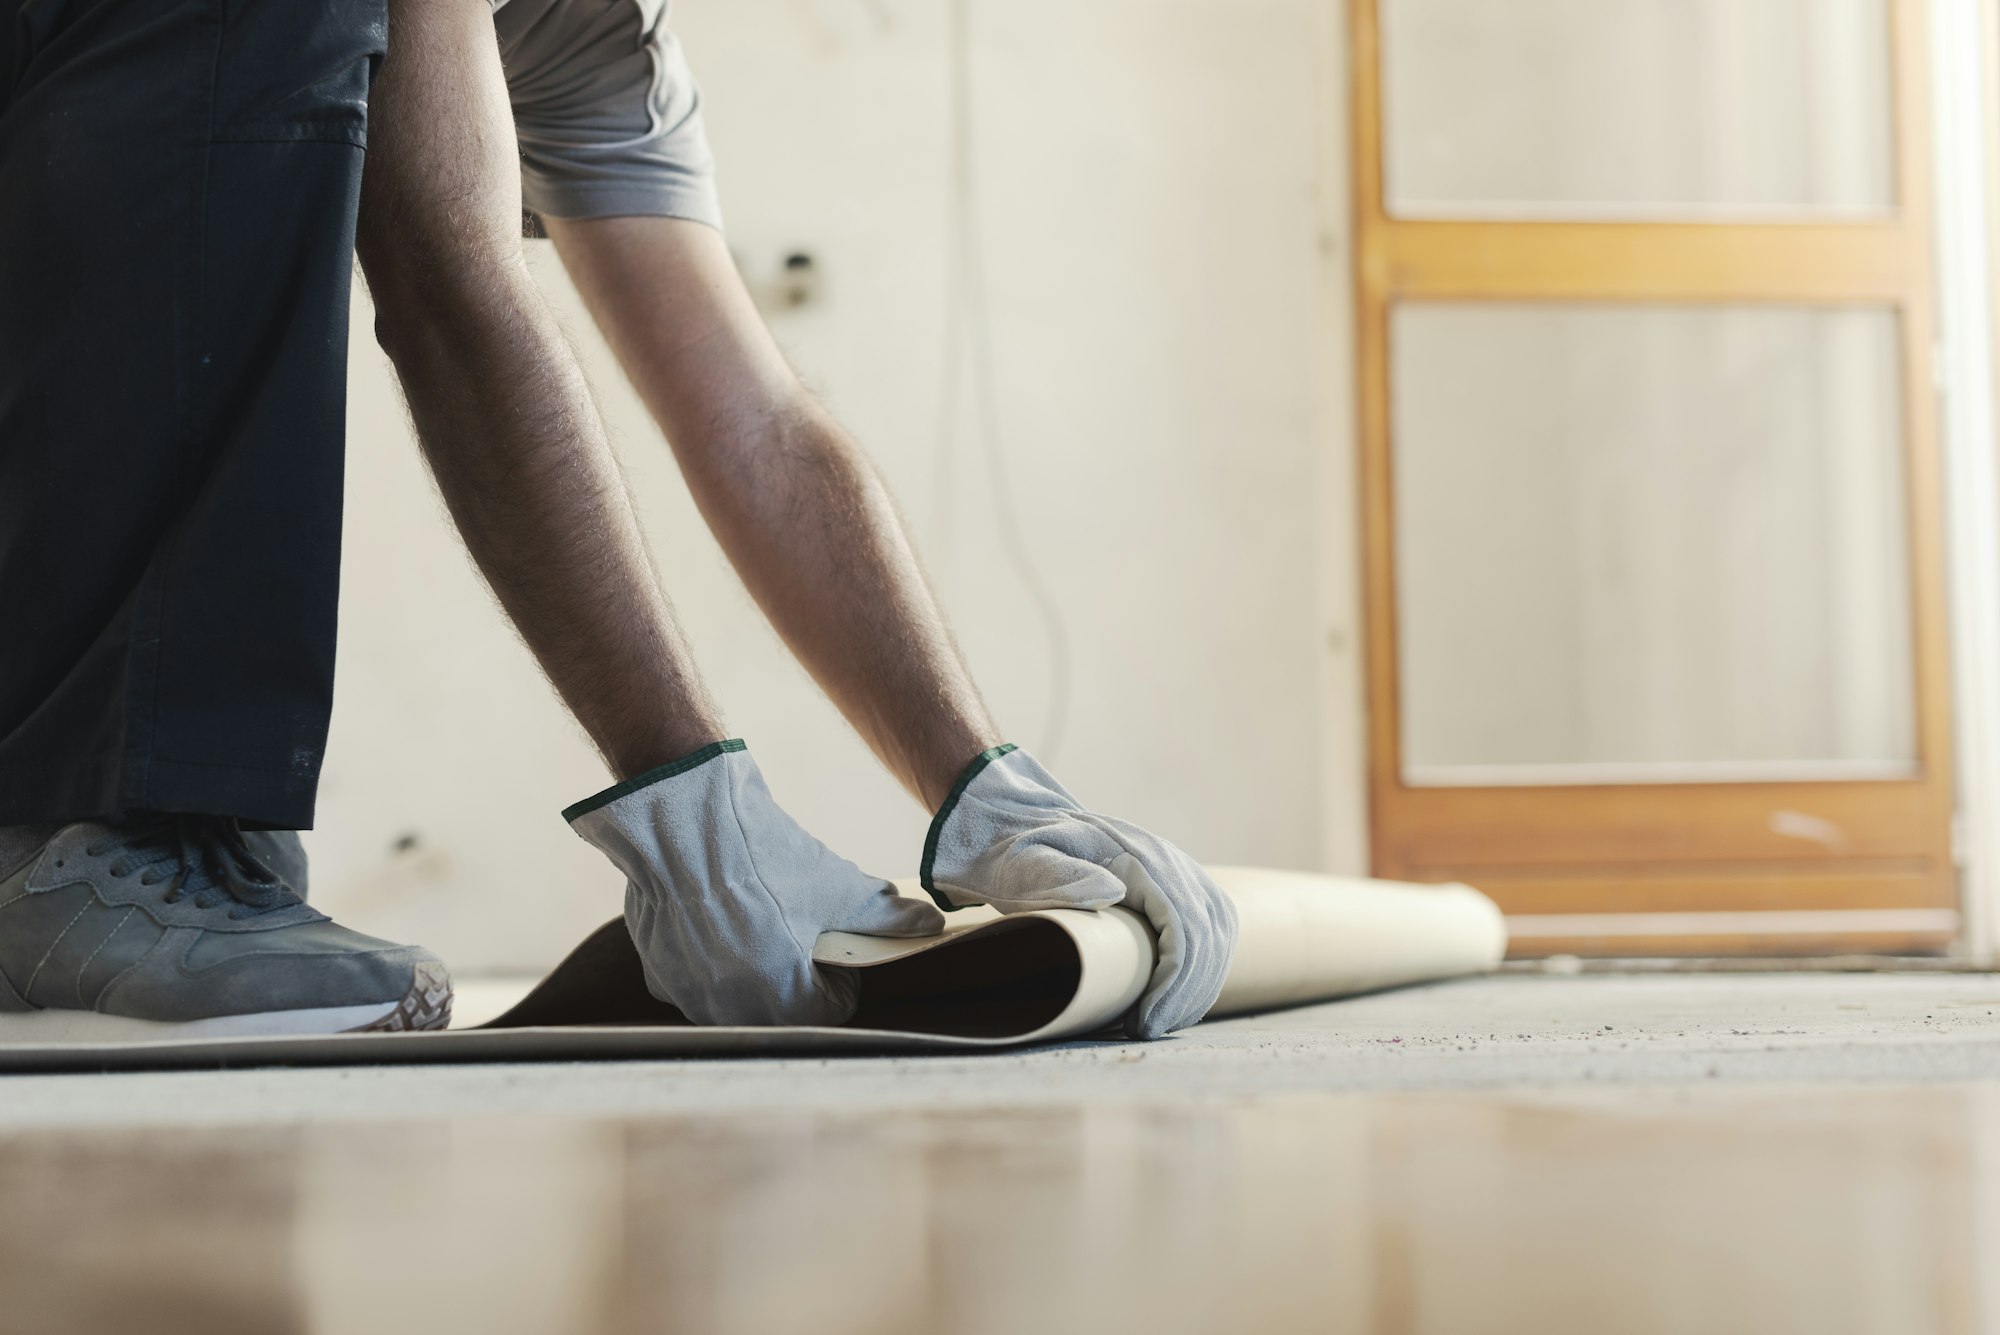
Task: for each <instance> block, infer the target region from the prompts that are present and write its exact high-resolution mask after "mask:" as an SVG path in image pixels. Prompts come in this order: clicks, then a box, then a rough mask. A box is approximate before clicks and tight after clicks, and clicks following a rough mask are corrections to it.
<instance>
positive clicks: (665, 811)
mask: <svg viewBox="0 0 2000 1335" xmlns="http://www.w3.org/2000/svg"><path fill="white" fill-rule="evenodd" d="M563 818H564V819H565V820H567V821H568V822H569V823H570V828H571V829H573V830H575V831H576V832H577V833H578V834H579V835H581V836H583V838H584V839H585V840H587V841H588V842H590V843H591V844H593V845H595V846H596V847H597V849H598V850H599V851H600V852H602V853H603V854H604V855H605V856H607V857H609V858H610V859H611V860H612V861H613V862H615V863H617V864H618V869H619V870H620V871H622V872H624V873H625V878H626V887H625V925H626V927H627V928H628V929H629V930H630V931H631V933H632V942H633V944H634V945H635V946H637V947H638V950H639V958H640V960H641V961H642V962H643V963H644V965H645V969H646V986H647V988H648V989H649V990H650V991H651V992H652V994H653V995H654V996H656V997H658V998H659V999H660V1000H662V1001H665V1002H668V1003H670V1004H671V1005H673V1006H675V1007H678V1008H679V1010H680V1011H681V1013H682V1014H683V1015H685V1016H687V1017H688V1019H690V1020H692V1021H694V1023H696V1024H732V1025H735V1024H808V1025H837V1024H840V1023H842V1022H844V1021H845V1020H847V1019H848V1018H849V1017H850V1016H852V1015H853V1014H854V1008H855V1004H856V1001H857V993H858V984H857V982H856V981H855V979H854V977H853V975H852V974H849V973H828V972H824V971H822V970H820V969H819V968H817V967H816V966H815V965H814V964H813V960H812V950H813V942H815V941H816V940H818V939H819V934H820V933H821V932H826V931H842V932H866V933H868V934H870V935H873V936H933V935H935V934H936V933H938V932H941V931H943V930H944V915H943V914H941V913H939V912H938V911H937V910H936V909H935V908H933V907H931V906H930V905H929V904H926V903H923V902H922V901H921V900H915V899H905V898H902V897H901V896H899V895H898V894H897V893H896V889H895V887H894V886H893V885H891V884H890V883H889V882H888V881H885V880H883V879H882V878H881V877H879V876H870V875H868V874H867V873H866V872H863V871H862V870H861V869H860V868H859V867H856V866H855V865H854V864H853V863H851V862H849V861H847V860H846V859H845V858H841V857H837V856H835V855H834V854H833V853H832V852H831V851H830V850H829V849H828V848H827V847H826V845H824V844H822V843H820V841H819V840H817V839H815V838H813V837H812V836H811V835H810V834H807V833H806V832H805V831H804V830H803V829H801V828H800V827H799V824H798V822H796V821H794V820H793V819H792V818H791V817H790V816H788V815H786V814H785V813H784V812H783V811H782V810H781V809H780V808H779V806H778V804H777V801H776V800H775V799H773V798H772V796H771V790H770V789H769V788H767V787H765V786H764V778H763V776H762V775H761V774H759V773H758V772H757V764H756V762H755V761H753V760H751V759H750V754H749V752H748V751H747V750H745V749H744V745H743V743H742V742H740V741H734V740H731V741H726V742H716V743H715V744H713V745H711V746H705V747H703V748H702V749H701V750H699V751H697V752H695V753H694V754H693V755H691V756H687V757H685V758H684V759H681V760H677V761H675V762H673V763H672V764H670V765H663V766H661V767H660V768H658V769H655V770H649V771H648V772H646V773H644V774H641V775H639V776H637V777H636V778H632V779H627V780H626V781H625V782H624V783H621V784H618V785H616V786H615V787H612V788H607V789H605V790H604V791H603V792H601V793H599V794H598V795H597V796H595V797H591V798H587V799H585V800H584V801H582V802H579V803H577V804H576V805H575V806H573V807H570V808H569V809H568V810H566V811H564V812H563Z"/></svg>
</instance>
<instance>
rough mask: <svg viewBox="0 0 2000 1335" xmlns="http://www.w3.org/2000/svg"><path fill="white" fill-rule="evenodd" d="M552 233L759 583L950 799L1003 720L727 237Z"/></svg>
mask: <svg viewBox="0 0 2000 1335" xmlns="http://www.w3.org/2000/svg"><path fill="white" fill-rule="evenodd" d="M548 229H549V234H550V235H551V236H552V237H553V238H554V239H555V242H556V246H557V249H558V250H559V251H560V252H561V255H562V259H563V263H564V264H565V265H566V266H568V268H569V271H570V274H571V276H572V277H573V278H574V279H575V280H576V283H577V286H578V288H579V289H581V291H582V293H583V296H584V300H585V301H586V302H587V303H588V304H589V306H590V310H591V313H592V315H593V316H595V317H596V320H597V323H598V325H599V327H600V328H602V329H603V330H604V332H605V335H606V336H607V337H608V338H609V339H610V341H611V345H612V347H613V349H614V350H615V351H616V352H617V354H618V358H619V360H620V362H621V363H623V365H624V367H625V373H626V374H627V375H628V376H629V377H630V378H631V380H632V383H633V384H634V385H635V386H636V387H637V388H638V390H639V393H640V395H641V396H642V397H643V398H644V399H645V401H646V404H647V407H648V408H650V409H651V410H652V413H653V416H654V418H655V420H657V421H658V422H659V424H660V427H661V429H662V430H663V431H664V432H665V433H666V436H667V440H668V441H669V442H670V443H671V444H672V446H673V450H674V455H675V457H676V459H678V460H679V463H680V467H681V472H682V474H683V475H684V476H685V477H686V479H687V483H688V487H689V489H690V491H692V493H693V495H694V499H695V503H696V505H698V506H699V507H700V509H701V513H702V516H703V518H705V519H706V520H707V521H708V525H709V527H710V528H711V529H712V530H714V532H715V536H716V538H717V540H718V541H719V542H720V543H721V544H722V548H723V551H724V552H725V553H727V555H728V557H729V559H730V561H731V563H732V564H734V566H735V567H736V570H737V573H738V574H739V575H741V576H742V578H743V582H744V583H745V584H746V585H748V586H749V589H750V593H751V596H752V597H754V598H755V599H756V600H757V603H758V605H759V606H760V607H761V608H763V610H764V613H765V615H766V616H768V617H769V618H770V619H771V622H772V624H773V625H775V626H776V627H777V629H778V633H779V634H780V635H781V636H783V638H784V640H785V643H786V644H787V645H789V646H790V648H791V650H792V652H793V653H795V654H797V655H798V657H799V660H800V661H801V662H803V663H804V664H805V666H806V668H807V670H808V671H809V672H811V673H812V675H813V678H814V679H815V680H816V681H818V682H819V684H820V686H821V688H822V689H824V690H825V691H826V693H827V694H828V695H829V696H830V697H832V699H833V701H834V703H835V704H836V705H837V706H839V708H840V711H841V712H842V713H843V714H844V715H846V717H847V719H848V721H849V722H851V723H852V724H853V725H854V727H855V729H856V730H857V731H858V732H859V733H860V734H861V736H862V737H863V738H864V739H865V740H866V741H867V742H868V744H869V746H870V747H872V748H873V749H874V752H875V754H876V755H877V756H878V757H879V758H880V759H881V761H882V763H883V764H884V765H886V766H887V767H888V768H889V770H890V772H891V773H893V774H894V775H895V776H896V777H897V778H898V779H899V780H900V781H901V782H902V784H903V786H904V787H906V788H907V789H909V790H910V792H911V793H912V794H914V795H915V796H916V797H917V798H918V800H920V801H921V802H923V803H924V805H925V807H926V808H927V809H931V810H935V809H936V808H937V807H938V806H940V805H941V804H942V803H943V801H944V798H945V795H946V793H947V792H948V791H949V789H950V787H951V784H952V781H953V780H954V779H955V778H956V777H957V776H958V774H959V772H960V771H961V770H963V769H964V767H965V765H966V764H967V762H968V761H970V760H971V759H972V758H973V757H974V756H976V755H977V754H979V753H980V752H981V751H983V750H985V749H987V748H988V747H990V746H993V745H995V744H996V743H997V742H998V741H1000V736H999V733H998V731H997V730H996V729H995V728H994V726H993V722H992V720H991V718H989V717H988V715H987V713H986V707H985V705H984V704H983V703H982V702H981V701H980V698H979V693H978V691H977V690H976V689H975V688H974V686H973V684H972V678H971V675H970V673H969V672H968V671H967V670H966V667H965V663H964V660H963V659H962V658H961V656H960V655H959V652H958V648H957V646H956V645H955V644H954V643H953V642H952V639H951V634H950V632H949V630H947V628H946V626H945V622H944V617H943V615H942V614H941V613H940V612H939V610H938V606H937V602H936V600H935V599H934V598H933V597H932V595H931V591H930V589H929V587H928V585H927V584H926V583H925V581H924V577H923V573H922V571H921V570H920V569H919V567H918V564H917V559H916V555H915V553H914V552H913V550H912V549H911V546H910V541H909V538H908V536H907V535H906V533H905V532H904V529H903V525H902V521H901V519H900V518H899V517H898V515H897V513H896V509H895V505H894V503H893V502H892V501H891V499H890V497H889V493H888V489H887V488H886V487H885V486H884V485H883V483H882V481H881V479H880V477H879V476H877V474H876V472H875V469H874V467H873V466H872V465H871V464H870V463H869V462H868V459H867V457H866V456H865V455H864V454H863V453H862V452H861V450H860V449H859V448H858V447H857V446H856V445H855V444H854V442H853V441H852V440H851V439H849V438H848V436H847V435H846V433H845V432H843V431H842V430H841V428H840V426H839V424H838V423H836V422H835V421H834V420H833V418H832V417H831V416H830V415H829V414H828V413H827V412H826V410H825V409H824V408H822V407H820V405H819V404H818V403H817V402H816V401H815V400H814V399H813V398H812V396H811V395H810V394H809V393H808V392H807V391H806V389H805V387H804V386H803V385H801V384H800V383H799V380H798V377H797V376H796V375H795V374H794V373H793V371H792V369H791V367H790V366H789V365H787V364H786V362H785V359H784V356H783V355H782V354H781V353H780V352H779V350H778V347H777V345H776V343H775V342H773V340H772V338H771V335H770V333H769V331H768V330H766V329H765V327H764V323H763V320H762V319H761V318H760V317H759V316H758V314H757V310H756V308H755V306H754V305H753V304H752V303H751V301H750V298H749V295H748V293H746V292H745V291H744V289H743V284H742V280H741V279H740V278H739V277H738V275H737V272H736V266H735V265H734V263H733V262H732V261H731V260H730V257H729V251H728V248H727V247H726V246H725V245H724V244H723V241H722V238H721V237H720V236H719V235H718V234H717V233H716V232H714V231H713V230H712V229H710V228H708V227H705V226H703V225H701V224H700V223H693V222H686V221H682V220H680V219H673V218H603V219H595V220H591V221H587V222H563V221H560V220H557V219H550V220H549V221H548Z"/></svg>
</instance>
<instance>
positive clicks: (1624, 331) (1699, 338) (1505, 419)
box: [1391, 303, 1915, 784]
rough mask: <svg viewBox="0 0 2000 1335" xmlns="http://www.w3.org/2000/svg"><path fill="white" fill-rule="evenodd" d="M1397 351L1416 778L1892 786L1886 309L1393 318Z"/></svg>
mask: <svg viewBox="0 0 2000 1335" xmlns="http://www.w3.org/2000/svg"><path fill="white" fill-rule="evenodd" d="M1391 354H1392V363H1391V365H1392V368H1393V372H1392V376H1393V380H1392V391H1391V392H1392V396H1393V397H1392V405H1391V406H1392V414H1393V416H1392V430H1393V450H1394V481H1395V495H1396V509H1395V523H1396V542H1397V547H1396V560H1397V568H1396V578H1397V594H1398V621H1399V630H1400V646H1399V648H1400V655H1399V656H1400V660H1401V673H1402V678H1401V685H1402V718H1403V756H1404V766H1405V777H1406V779H1407V780H1408V781H1410V782H1412V783H1420V784H1421V783H1443V784H1457V783H1513V782H1518V783H1532V782H1594V781H1606V782H1617V781H1628V780H1629V781H1647V780H1675V779H1764V778H1814V777H1821V778H1849V777H1865V776H1876V775H1889V774H1903V773H1908V772H1909V771H1910V769H1911V767H1912V763H1913V760H1914V756H1915V743H1914V724H1913V715H1914V711H1913V708H1912V704H1911V701H1912V681H1911V649H1910V637H1911V630H1910V627H1911V615H1910V609H1909V601H1908V600H1909V591H1908V584H1909V575H1908V556H1907V544H1906V541H1905V521H1904V512H1903V496H1904V486H1903V479H1902V470H1901V463H1900V459H1901V446H1900V433H1901V427H1900V412H1901V404H1900V398H1901V395H1900V389H1899V381H1898V374H1897V325H1896V319H1895V317H1894V315H1893V314H1891V313H1890V312H1889V311H1887V310H1877V309H1859V308H1857V309H1847V308H1790V307H1674V306H1644V307H1640V306H1596V305H1591V306H1584V305H1573V306H1572V305H1509V304H1483V305H1471V304H1455V303H1435V304H1434V303H1419V304H1404V305H1402V306H1399V307H1398V308H1397V309H1396V311H1395V312H1394V315H1393V318H1392V324H1391Z"/></svg>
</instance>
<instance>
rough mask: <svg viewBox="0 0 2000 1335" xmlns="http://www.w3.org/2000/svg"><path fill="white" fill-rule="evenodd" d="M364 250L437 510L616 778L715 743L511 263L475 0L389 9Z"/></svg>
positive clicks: (505, 122) (620, 489) (576, 406)
mask: <svg viewBox="0 0 2000 1335" xmlns="http://www.w3.org/2000/svg"><path fill="white" fill-rule="evenodd" d="M389 25H390V45H391V54H390V56H389V59H388V61H387V63H386V64H385V65H384V67H383V71H382V77H381V78H380V80H379V81H378V82H377V85H376V89H375V93H374V98H373V101H372V108H371V118H372V124H371V131H370V133H371V139H370V144H369V154H368V173H367V179H366V181H365V183H364V185H363V189H362V203H361V231H360V253H361V261H362V266H363V269H364V270H365V272H366V273H367V276H368V285H369V291H370V293H371V294H372V296H373V297H374V300H375V305H376V310H377V332H378V335H379V337H380V339H381V342H382V345H383V347H384V348H386V349H387V350H388V352H389V355H390V358H391V359H392V360H393V361H394V362H395V364H396V370H397V373H398V374H399V375H400V377H401V378H402V382H403V388H404V392H405V394H406V395H407V396H408V399H409V403H410V411H411V415H412V416H413V417H414V418H415V421H416V426H417V433H418V436H419V437H420V439H421V441H422V444H423V450H424V454H425V457H426V458H427V459H428V460H429V462H430V466H431V471H432V473H433V474H434V475H435V476H436V478H437V481H438V486H439V488H440V489H441V490H442V491H443V493H444V498H445V503H446V505H447V506H448V507H449V508H450V510H451V514H452V518H453V519H454V520H455V521H456V522H457V524H458V528H459V531H460V533H462V534H463V535H464V538H465V542H466V546H467V547H468V548H470V550H471V552H472V555H473V557H474V559H475V560H476V561H477V562H478V564H479V568H480V570H481V571H482V572H484V574H485V575H486V578H487V580H488V581H489V582H490V583H491V584H492V586H493V589H494V592H495V593H496V594H497V595H498V597H499V599H500V602H501V605H502V606H503V607H504V608H505V609H506V611H507V614H508V615H509V616H510V617H511V618H512V619H513V621H514V624H515V625H516V626H517V627H518V628H519V630H520V632H521V635H522V638H523V639H525V640H526V641H527V643H528V647H529V648H530V649H531V650H533V652H534V654H535V657H536V658H537V659H538V660H539V661H540V662H541V665H542V668H543V670H544V671H545V672H547V674H548V676H549V680H550V681H551V682H552V683H553V684H554V686H555V688H556V690H557V691H558V692H559V693H560V694H561V696H562V698H563V700H564V701H565V703H567V704H568V706H569V708H570V710H571V712H572V713H574V714H575V715H576V717H577V719H578V720H579V721H580V722H581V723H582V724H583V726H584V729H585V731H587V732H588V733H589V734H590V736H591V738H592V740H593V741H595V742H596V743H597V746H598V748H599V749H600V750H601V751H602V752H603V754H604V756H605V759H606V760H607V761H608V762H610V764H611V767H612V768H613V769H614V770H616V771H617V773H618V775H619V777H620V778H628V777H631V776H632V775H635V774H638V773H641V772H643V771H646V770H649V769H652V768H655V767H656V766H659V765H662V764H665V763H666V762H668V761H672V760H675V759H678V758H679V757H681V756H684V755H687V754H688V753H690V752H693V751H696V750H699V749H700V748H702V747H703V746H706V745H708V744H709V743H712V742H715V741H718V740H719V739H721V738H722V737H723V732H722V726H721V724H720V722H719V721H718V718H717V715H716V711H715V708H714V706H713V705H712V704H711V703H710V702H709V700H708V697H707V695H706V693H705V692H704V690H703V688H702V686H701V682H700V680H699V678H698V677H697V676H696V673H695V669H694V667H693V664H692V661H691V659H690V657H689V654H688V651H687V648H686V645H685V643H684V641H683V639H682V637H681V634H680V631H679V629H678V628H677V626H676V625H675V623H674V620H673V615H672V612H671V610H670V609H669V608H668V606H667V602H666V599H665V597H664V595H663V594H662V593H661V592H660V589H659V584H658V581H657V579H656V578H655V576H654V574H653V571H652V568H651V564H650V562H649V561H648V559H647V555H646V551H645V548H644V545H643V541H642V539H641V536H640V532H639V525H638V521H637V519H636V517H635V516H634V514H633V510H632V505H631V500H630V498H629V496H628V495H627V493H626V490H625V486H624V481H623V479H622V477H621V476H620V474H619V472H618V468H617V464H616V462H615V460H614V459H613V457H612V454H611V449H610V445H609V442H608V441H607V439H606V436H605V432H604V427H603V424H602V422H601V421H600V419H599V417H598V414H597V409H596V407H595V405H594V404H593V403H592V402H591V399H590V394H589V390H588V387H587V386H586V384H585V382H584V378H583V373H582V371H581V369H580V368H579V367H578V365H577V362H576V357H575V354H574V353H573V352H572V350H571V349H570V347H569V345H568V343H567V342H566V341H565V340H564V339H563V337H562V334H561V331H560V330H559V329H558V328H557V326H556V324H555V321H554V319H553V317H552V316H551V315H550V313H549V310H548V308H547V306H546V305H545V304H544V302H543V300H542V297H541V294H540V293H539V292H538V291H537V290H536V288H535V285H534V282H533V280H532V279H531V277H530V276H529V273H528V271H527V267H526V264H525V262H524V260H523V258H522V254H521V236H520V232H521V193H520V164H519V159H518V157H517V154H516V150H515V140H514V132H513V123H512V114H511V112H510V110H509V107H508V102H507V90H506V85H505V82H504V80H503V78H502V75H501V70H500V61H499V55H498V52H497V48H496V45H495V37H494V30H493V20H492V17H491V13H490V11H489V8H488V5H487V0H390V15H389Z"/></svg>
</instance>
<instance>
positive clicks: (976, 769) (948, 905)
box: [917, 742, 1021, 913]
mask: <svg viewBox="0 0 2000 1335" xmlns="http://www.w3.org/2000/svg"><path fill="white" fill-rule="evenodd" d="M1020 749H1021V748H1020V747H1018V746H1015V745H1014V743H1012V742H1005V743H1002V744H1001V745H999V746H996V747H993V748H991V749H990V750H986V751H981V752H980V753H979V754H978V755H976V756H974V757H973V758H972V763H971V764H969V765H967V766H966V767H965V768H964V769H963V770H961V771H959V775H958V778H957V780H956V781H955V782H953V784H952V785H951V791H950V792H948V793H946V794H945V797H944V805H943V806H940V807H939V808H938V809H937V815H935V816H932V817H931V828H930V829H929V831H928V832H926V833H925V835H924V860H923V862H922V863H921V864H920V865H919V866H918V868H917V880H918V883H919V884H921V885H922V886H923V887H924V889H925V890H926V891H927V892H928V893H929V894H930V897H931V899H932V900H933V901H935V902H936V904H937V906H938V907H939V908H941V909H943V910H944V911H945V912H946V913H950V912H951V911H952V910H953V909H962V908H964V907H966V906H965V905H964V904H954V903H952V902H951V900H949V899H947V898H946V897H945V895H944V893H943V892H942V891H940V890H939V889H938V888H937V882H936V881H935V880H933V879H932V872H933V871H934V870H935V868H936V864H937V851H938V838H939V836H941V835H942V834H943V833H944V823H945V822H946V821H947V820H950V819H951V813H952V812H953V811H955V810H957V809H958V799H959V798H961V797H963V796H965V790H966V789H967V788H970V787H971V786H972V781H973V780H974V779H976V778H978V777H979V774H980V771H982V770H984V769H985V768H986V767H987V766H988V765H990V764H992V763H993V762H994V761H996V760H998V759H999V758H1000V757H1001V756H1004V755H1006V754H1007V753H1008V752H1010V751H1018V750H1020Z"/></svg>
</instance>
